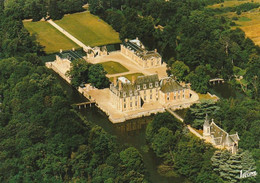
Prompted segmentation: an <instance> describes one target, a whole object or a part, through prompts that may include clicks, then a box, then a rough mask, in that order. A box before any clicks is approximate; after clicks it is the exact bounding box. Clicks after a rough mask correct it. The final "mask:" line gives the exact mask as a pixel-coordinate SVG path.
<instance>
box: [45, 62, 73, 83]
mask: <svg viewBox="0 0 260 183" xmlns="http://www.w3.org/2000/svg"><path fill="white" fill-rule="evenodd" d="M45 66H46V67H47V68H49V69H52V70H53V71H54V72H56V73H57V74H59V75H60V77H62V78H63V79H64V80H65V81H67V82H68V83H69V84H70V83H71V81H70V79H69V78H68V77H67V76H65V74H63V73H62V72H60V71H59V69H58V68H57V67H56V66H55V65H53V64H52V63H51V62H46V63H45Z"/></svg>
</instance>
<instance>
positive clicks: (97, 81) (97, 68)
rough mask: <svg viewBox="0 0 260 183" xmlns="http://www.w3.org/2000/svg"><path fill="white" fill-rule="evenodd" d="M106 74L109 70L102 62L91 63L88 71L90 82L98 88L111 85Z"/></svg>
mask: <svg viewBox="0 0 260 183" xmlns="http://www.w3.org/2000/svg"><path fill="white" fill-rule="evenodd" d="M106 74H107V72H106V71H105V70H104V67H103V66H102V65H101V64H95V65H91V66H90V67H89V72H88V78H89V79H88V82H89V83H91V84H92V85H93V86H95V87H96V88H99V89H102V88H106V87H108V86H109V79H108V78H107V77H106Z"/></svg>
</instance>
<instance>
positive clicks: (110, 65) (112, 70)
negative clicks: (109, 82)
mask: <svg viewBox="0 0 260 183" xmlns="http://www.w3.org/2000/svg"><path fill="white" fill-rule="evenodd" d="M101 64H102V65H103V67H104V69H105V71H107V73H108V74H117V73H122V72H128V71H129V70H128V69H127V68H125V67H124V66H123V65H121V64H120V63H118V62H113V61H108V62H103V63H101Z"/></svg>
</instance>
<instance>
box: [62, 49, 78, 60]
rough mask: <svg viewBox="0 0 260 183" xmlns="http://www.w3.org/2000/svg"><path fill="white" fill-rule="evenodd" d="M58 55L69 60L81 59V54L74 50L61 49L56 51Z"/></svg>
mask: <svg viewBox="0 0 260 183" xmlns="http://www.w3.org/2000/svg"><path fill="white" fill-rule="evenodd" d="M58 56H59V57H60V58H61V59H68V60H69V61H73V60H76V59H82V56H81V55H79V54H78V53H77V52H75V51H70V50H69V51H63V52H62V53H58Z"/></svg>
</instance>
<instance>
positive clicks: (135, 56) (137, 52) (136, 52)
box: [121, 38, 162, 68]
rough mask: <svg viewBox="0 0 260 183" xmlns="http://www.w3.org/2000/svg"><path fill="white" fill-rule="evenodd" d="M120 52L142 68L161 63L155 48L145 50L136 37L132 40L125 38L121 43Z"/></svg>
mask: <svg viewBox="0 0 260 183" xmlns="http://www.w3.org/2000/svg"><path fill="white" fill-rule="evenodd" d="M121 53H122V54H124V55H125V56H127V57H129V58H131V59H132V60H133V61H135V62H136V63H137V64H138V65H140V66H141V67H143V68H154V67H158V66H161V65H162V57H161V55H160V54H159V53H158V52H157V50H156V49H155V50H153V51H148V50H146V49H145V46H144V45H143V44H142V42H141V41H140V40H139V39H138V38H136V39H133V40H128V39H125V41H124V42H123V44H121Z"/></svg>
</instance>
